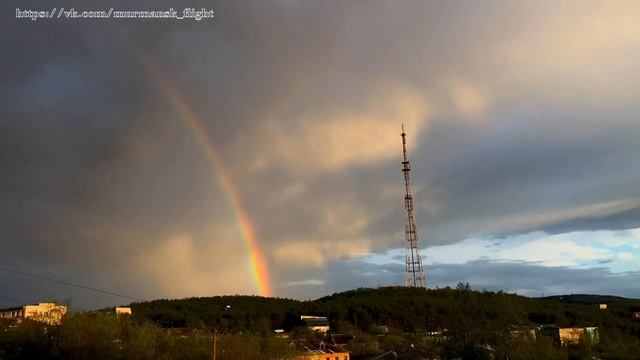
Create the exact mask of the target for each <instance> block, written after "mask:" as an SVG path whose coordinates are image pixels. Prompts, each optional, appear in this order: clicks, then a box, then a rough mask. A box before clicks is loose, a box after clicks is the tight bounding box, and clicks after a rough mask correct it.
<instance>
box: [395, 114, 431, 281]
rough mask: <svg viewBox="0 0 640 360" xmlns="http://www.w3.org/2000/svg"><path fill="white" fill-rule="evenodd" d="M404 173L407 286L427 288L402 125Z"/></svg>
mask: <svg viewBox="0 0 640 360" xmlns="http://www.w3.org/2000/svg"><path fill="white" fill-rule="evenodd" d="M401 135H402V154H403V161H402V173H403V174H404V189H405V195H404V209H405V210H406V214H407V219H406V223H405V225H404V234H405V240H406V270H405V274H406V278H405V285H406V286H411V287H426V285H427V284H426V281H425V277H424V270H423V268H422V259H421V258H420V247H419V245H418V229H417V228H416V223H415V219H414V216H413V197H412V196H411V181H410V178H409V172H410V171H411V165H410V163H409V157H408V156H407V139H406V136H407V134H405V132H404V124H403V125H402V134H401Z"/></svg>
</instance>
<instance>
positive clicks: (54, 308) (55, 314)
mask: <svg viewBox="0 0 640 360" xmlns="http://www.w3.org/2000/svg"><path fill="white" fill-rule="evenodd" d="M66 313H67V307H66V306H64V305H56V304H55V303H39V304H33V305H23V306H20V307H15V308H8V309H0V319H17V320H21V319H31V320H35V321H40V322H43V323H47V324H50V325H59V324H60V323H61V322H62V317H63V316H64V314H66Z"/></svg>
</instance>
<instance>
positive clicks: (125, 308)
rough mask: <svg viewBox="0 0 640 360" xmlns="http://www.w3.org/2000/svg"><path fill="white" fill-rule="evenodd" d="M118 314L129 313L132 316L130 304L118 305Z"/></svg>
mask: <svg viewBox="0 0 640 360" xmlns="http://www.w3.org/2000/svg"><path fill="white" fill-rule="evenodd" d="M116 315H118V316H120V315H129V316H131V308H130V307H128V306H117V307H116Z"/></svg>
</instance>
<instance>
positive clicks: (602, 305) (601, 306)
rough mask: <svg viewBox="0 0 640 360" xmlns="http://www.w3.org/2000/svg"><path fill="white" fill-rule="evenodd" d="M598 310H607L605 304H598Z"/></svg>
mask: <svg viewBox="0 0 640 360" xmlns="http://www.w3.org/2000/svg"><path fill="white" fill-rule="evenodd" d="M598 306H599V307H600V310H607V304H599V305H598Z"/></svg>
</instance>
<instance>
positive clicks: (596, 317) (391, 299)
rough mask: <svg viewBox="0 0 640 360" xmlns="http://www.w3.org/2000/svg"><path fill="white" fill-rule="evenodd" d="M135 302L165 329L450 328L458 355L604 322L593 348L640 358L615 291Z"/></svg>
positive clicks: (628, 312)
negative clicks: (529, 332) (311, 322)
mask: <svg viewBox="0 0 640 360" xmlns="http://www.w3.org/2000/svg"><path fill="white" fill-rule="evenodd" d="M605 300H606V301H605ZM603 301H604V302H607V303H608V304H609V307H608V309H607V310H605V311H603V310H600V309H599V308H598V306H596V305H594V304H598V303H600V302H603ZM131 306H132V308H133V313H134V317H136V318H140V319H146V320H150V321H153V322H155V323H156V324H159V325H160V326H163V327H195V328H203V329H210V328H212V327H215V328H216V329H218V330H219V331H222V332H224V333H238V332H250V333H256V334H259V333H261V334H268V333H272V331H273V330H274V329H284V330H286V331H292V330H293V331H295V329H296V328H299V327H300V326H301V325H302V324H301V322H300V320H299V316H300V315H303V314H311V315H323V316H327V317H328V319H329V321H330V325H331V328H332V330H334V331H336V332H338V333H347V334H360V337H361V338H362V336H365V335H366V334H368V335H374V334H375V333H376V329H377V328H379V325H385V326H387V327H388V328H389V329H391V333H396V334H403V335H402V336H404V338H405V339H406V338H407V336H413V335H420V334H423V336H424V334H427V333H442V331H445V332H446V333H447V342H446V344H447V345H446V347H447V349H445V350H446V351H451V352H452V353H455V354H460V353H461V352H462V351H463V350H464V349H465V348H468V347H469V346H472V347H473V346H480V345H481V346H490V347H491V348H494V349H501V348H505V346H513V344H511V342H512V340H509V339H511V338H512V333H511V330H513V329H514V328H517V327H520V328H522V327H529V328H534V327H535V326H536V325H539V324H556V325H557V326H559V327H598V328H599V333H600V343H599V344H596V345H595V346H594V347H593V351H594V352H595V353H594V354H597V356H598V357H600V358H603V359H625V358H628V359H635V358H636V355H637V354H639V353H640V321H638V320H636V319H634V318H633V311H635V310H636V309H638V308H640V300H634V299H624V298H619V297H611V296H599V295H567V296H554V297H547V298H527V297H524V296H519V295H515V294H508V293H504V292H489V291H484V292H477V291H472V290H470V288H469V287H468V285H462V284H461V285H460V286H458V288H456V289H451V288H445V289H437V290H427V289H421V288H406V287H384V288H378V289H357V290H350V291H346V292H342V293H336V294H333V295H330V296H326V297H322V298H320V299H316V300H311V301H298V300H292V299H279V298H263V297H257V296H217V297H201V298H189V299H182V300H155V301H151V302H145V303H134V304H132V305H131ZM411 334H413V335H411ZM509 344H511V345H509ZM443 346H444V345H443ZM445 350H442V349H441V351H444V352H446V351H445ZM505 351H506V350H505ZM559 351H560V350H559ZM563 351H564V350H563ZM440 353H441V354H442V352H440ZM561 358H562V357H561Z"/></svg>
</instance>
